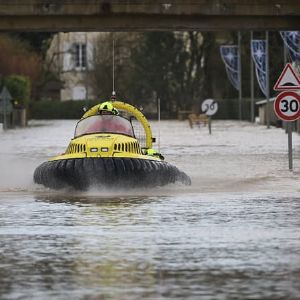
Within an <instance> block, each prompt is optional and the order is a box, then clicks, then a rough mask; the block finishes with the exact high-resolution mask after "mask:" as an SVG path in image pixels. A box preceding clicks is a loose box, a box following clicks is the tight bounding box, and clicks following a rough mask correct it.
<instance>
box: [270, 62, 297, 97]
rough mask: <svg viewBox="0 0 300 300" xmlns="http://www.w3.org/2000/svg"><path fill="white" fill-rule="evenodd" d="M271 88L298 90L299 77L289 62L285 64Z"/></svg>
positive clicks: (276, 89)
mask: <svg viewBox="0 0 300 300" xmlns="http://www.w3.org/2000/svg"><path fill="white" fill-rule="evenodd" d="M273 89H274V90H275V91H286V90H300V79H299V78H298V76H297V75H296V73H295V71H294V70H293V67H292V65H291V64H290V63H288V64H286V65H285V67H284V69H283V71H282V73H281V74H280V76H279V78H278V80H277V82H276V84H275V85H274V88H273Z"/></svg>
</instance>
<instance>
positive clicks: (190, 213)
mask: <svg viewBox="0 0 300 300" xmlns="http://www.w3.org/2000/svg"><path fill="white" fill-rule="evenodd" d="M75 124H76V121H69V120H68V121H34V122H31V124H30V126H29V127H28V128H26V129H18V130H10V131H7V132H5V133H3V132H2V133H0V139H1V147H0V154H1V156H0V166H1V173H0V299H91V300H92V299H93V300H94V299H114V300H119V299H122V300H139V299H153V300H154V299H155V300H157V299H272V300H273V299H300V296H299V295H300V250H299V249H300V184H299V183H300V136H299V135H298V134H296V133H294V135H293V148H294V172H290V171H289V170H288V157H287V135H286V134H285V132H284V131H283V130H282V129H276V128H271V129H269V130H267V129H266V127H264V126H258V125H252V124H250V123H246V122H238V121H236V122H234V121H214V122H213V127H212V135H211V136H210V135H209V134H208V129H207V128H203V127H201V128H200V129H199V128H194V129H192V130H191V129H190V128H189V126H188V124H187V123H186V122H179V121H162V122H161V128H160V136H161V149H160V151H161V152H162V154H163V155H164V156H165V158H166V160H167V161H169V162H171V163H172V164H174V165H176V166H177V167H178V168H180V169H181V170H183V171H185V172H186V173H187V174H188V175H190V177H191V179H192V186H188V187H186V186H183V185H180V184H178V185H169V186H165V187H160V188H156V189H150V190H149V189H148V190H147V189H146V190H143V189H137V190H126V191H124V190H96V189H92V190H89V191H87V192H78V191H65V190H62V191H52V190H49V189H46V188H43V187H42V186H38V185H35V184H34V183H33V179H32V175H33V172H34V169H35V168H36V167H37V166H38V165H39V164H40V163H41V162H43V161H45V160H46V159H47V158H49V157H51V156H54V155H56V154H59V153H62V152H64V150H65V148H66V147H67V145H68V142H69V140H70V138H72V135H73V132H74V126H75ZM153 131H154V136H156V137H158V124H157V122H154V123H153Z"/></svg>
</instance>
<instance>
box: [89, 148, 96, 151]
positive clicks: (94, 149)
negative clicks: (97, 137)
mask: <svg viewBox="0 0 300 300" xmlns="http://www.w3.org/2000/svg"><path fill="white" fill-rule="evenodd" d="M90 151H91V152H97V151H98V148H90Z"/></svg>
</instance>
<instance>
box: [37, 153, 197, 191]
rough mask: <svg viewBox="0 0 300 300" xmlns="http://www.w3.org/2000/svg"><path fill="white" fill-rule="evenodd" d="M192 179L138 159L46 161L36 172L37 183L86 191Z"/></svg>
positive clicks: (170, 167) (160, 164)
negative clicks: (95, 188)
mask: <svg viewBox="0 0 300 300" xmlns="http://www.w3.org/2000/svg"><path fill="white" fill-rule="evenodd" d="M176 181H178V182H181V183H183V184H186V185H190V184H191V179H190V178H189V177H188V176H187V175H186V174H185V173H184V172H181V171H180V170H179V169H178V168H176V167H175V166H173V165H171V164H169V163H167V162H164V161H156V160H146V159H136V158H76V159H64V160H54V161H47V162H44V163H42V164H41V165H40V166H38V167H37V168H36V170H35V172H34V182H35V183H38V184H43V185H44V186H46V187H49V188H53V189H61V188H65V187H68V186H71V187H73V188H75V189H79V190H85V189H87V188H88V187H90V186H97V187H110V186H111V187H120V188H122V187H123V188H124V187H126V188H127V187H130V188H139V187H155V186H163V185H166V184H169V183H175V182H176Z"/></svg>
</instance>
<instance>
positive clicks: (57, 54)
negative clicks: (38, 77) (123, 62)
mask: <svg viewBox="0 0 300 300" xmlns="http://www.w3.org/2000/svg"><path fill="white" fill-rule="evenodd" d="M100 34H101V33H99V32H67V33H64V32H60V33H58V34H55V35H54V36H53V39H52V41H51V44H50V47H49V49H48V51H47V63H48V65H49V68H50V69H51V70H52V71H53V72H55V74H57V76H58V77H59V79H60V81H61V82H62V83H63V86H62V87H61V89H60V92H59V95H60V96H59V97H60V99H58V100H60V101H67V100H88V99H95V91H94V90H93V86H92V84H91V76H90V75H91V74H92V72H93V70H94V59H95V49H96V43H97V39H98V37H99V35H100Z"/></svg>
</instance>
